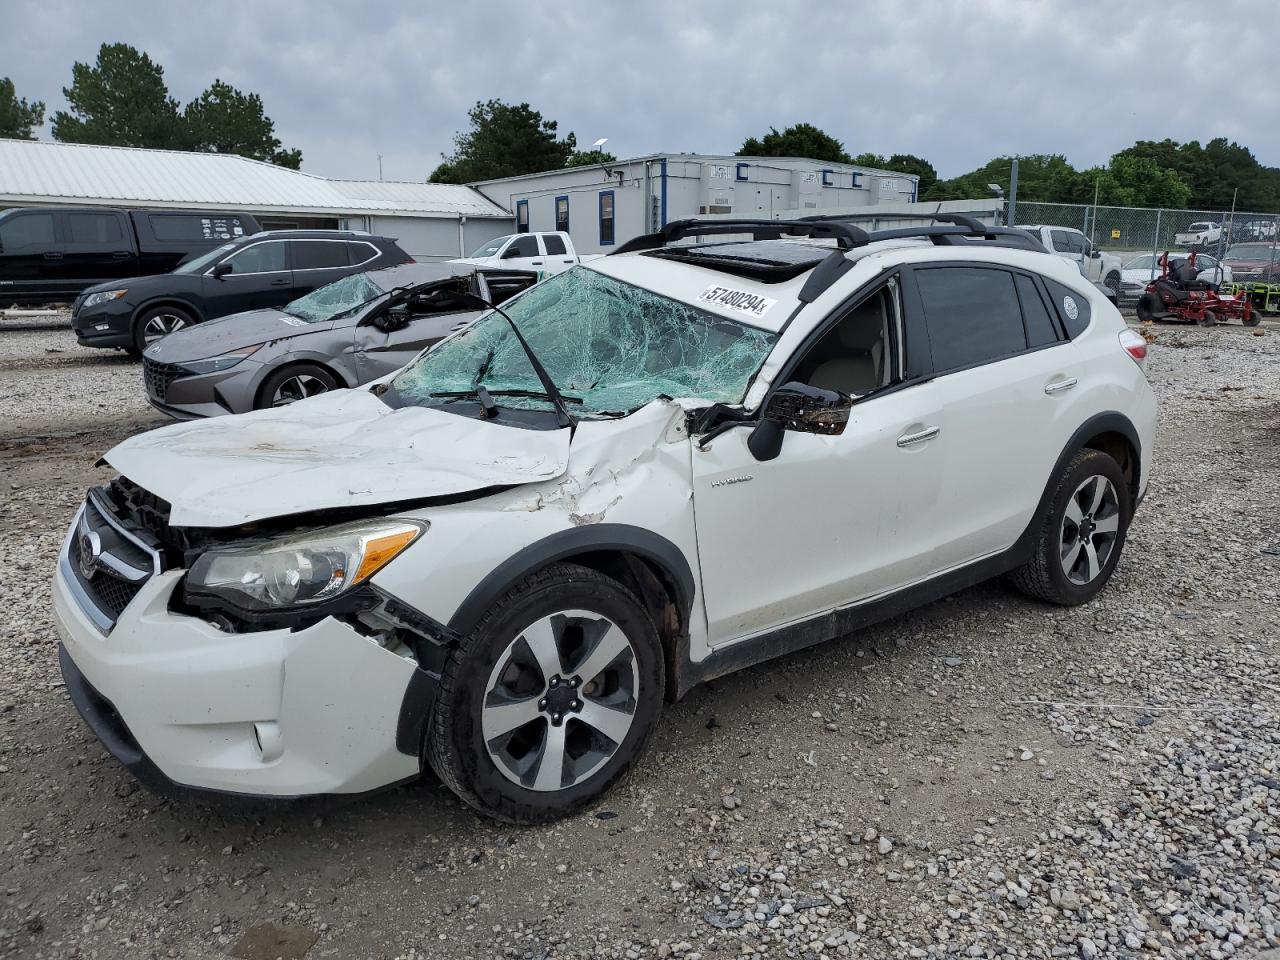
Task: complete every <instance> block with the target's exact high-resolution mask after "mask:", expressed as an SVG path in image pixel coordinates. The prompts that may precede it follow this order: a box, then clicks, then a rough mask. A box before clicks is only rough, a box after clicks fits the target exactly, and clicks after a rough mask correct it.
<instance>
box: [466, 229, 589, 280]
mask: <svg viewBox="0 0 1280 960" xmlns="http://www.w3.org/2000/svg"><path fill="white" fill-rule="evenodd" d="M587 259H591V258H587ZM455 262H456V263H474V264H475V265H477V266H481V267H507V268H509V269H511V270H537V271H540V272H541V273H543V274H547V275H550V274H553V273H562V272H564V271H565V270H568V269H569V268H570V267H572V266H574V265H575V264H577V263H581V262H582V258H580V257H579V256H578V252H577V251H576V250H575V249H574V247H573V239H572V238H571V237H570V236H569V234H567V233H512V234H509V235H507V236H505V237H495V238H494V239H492V240H490V241H488V242H487V243H485V244H484V245H483V246H481V247H479V248H477V249H476V250H475V251H474V252H473V253H472V254H471V256H469V257H464V258H462V259H459V260H457V261H455Z"/></svg>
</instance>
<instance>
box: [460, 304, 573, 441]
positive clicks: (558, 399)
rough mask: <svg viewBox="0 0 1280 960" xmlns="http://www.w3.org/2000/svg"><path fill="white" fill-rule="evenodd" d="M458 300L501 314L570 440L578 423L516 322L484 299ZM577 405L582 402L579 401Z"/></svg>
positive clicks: (517, 394)
mask: <svg viewBox="0 0 1280 960" xmlns="http://www.w3.org/2000/svg"><path fill="white" fill-rule="evenodd" d="M460 299H462V300H463V301H464V302H468V303H470V304H472V305H474V304H480V305H481V306H483V307H486V308H488V309H489V310H494V311H496V312H498V313H500V314H502V317H503V319H505V320H506V321H507V323H508V324H510V326H511V332H512V333H514V334H515V335H516V340H518V341H519V342H520V347H521V349H523V350H524V353H525V356H527V357H528V358H529V364H530V365H531V366H532V367H533V372H534V373H536V374H537V375H538V380H539V382H540V383H541V384H542V388H543V389H544V390H546V392H547V394H546V395H547V399H548V400H550V401H551V402H552V403H553V404H555V408H556V410H557V411H559V413H560V416H562V417H564V420H565V424H566V425H567V426H568V427H569V437H570V439H572V437H573V434H574V431H576V430H577V429H578V421H577V420H575V419H574V416H573V414H571V413H570V412H569V405H568V404H567V403H566V402H565V398H564V396H563V395H562V394H561V393H560V388H559V387H557V386H556V382H555V381H554V380H552V379H551V375H550V374H549V373H547V368H546V367H544V366H543V365H542V361H541V360H539V359H538V355H537V354H536V353H534V352H533V347H531V346H529V341H528V340H526V339H525V338H524V334H523V333H521V332H520V328H519V327H517V326H516V322H515V321H514V320H512V319H511V315H510V314H508V313H507V311H505V310H503V309H502V308H501V307H499V306H497V305H496V304H492V303H490V302H489V301H488V300H486V299H485V298H484V297H482V296H479V295H478V294H475V293H466V294H464V295H463V296H462V297H461V298H460ZM499 393H500V391H493V394H494V395H498V394H499ZM507 395H508V396H528V395H529V392H528V391H522V392H521V393H510V392H508V393H507ZM578 402H579V403H581V402H582V401H581V400H579V401H578Z"/></svg>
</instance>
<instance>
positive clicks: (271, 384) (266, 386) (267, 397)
mask: <svg viewBox="0 0 1280 960" xmlns="http://www.w3.org/2000/svg"><path fill="white" fill-rule="evenodd" d="M337 385H338V381H337V380H335V379H334V376H333V374H332V373H330V372H329V371H328V370H326V369H325V368H324V367H320V366H317V365H316V364H314V363H295V364H293V365H292V366H288V367H285V368H283V369H281V370H277V371H276V372H275V373H273V374H271V376H269V377H267V379H266V381H265V382H264V383H263V384H262V388H261V389H260V390H259V391H258V398H257V401H256V402H255V403H254V405H253V408H254V409H255V410H265V409H267V408H269V407H287V406H288V405H289V404H291V403H297V402H298V401H299V400H306V399H308V398H309V397H318V396H319V395H320V394H322V393H328V392H329V391H330V390H333V389H334V388H335V387H337Z"/></svg>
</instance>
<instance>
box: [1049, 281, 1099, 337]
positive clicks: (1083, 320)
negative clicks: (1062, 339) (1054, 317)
mask: <svg viewBox="0 0 1280 960" xmlns="http://www.w3.org/2000/svg"><path fill="white" fill-rule="evenodd" d="M1044 285H1045V287H1046V289H1048V291H1049V299H1050V300H1051V301H1053V309H1055V310H1056V311H1058V317H1059V319H1061V321H1062V326H1063V328H1064V329H1065V330H1066V331H1067V336H1069V337H1070V338H1071V339H1072V340H1074V339H1075V338H1076V337H1078V336H1080V334H1082V333H1084V331H1085V330H1086V328H1088V326H1089V321H1090V319H1091V318H1092V313H1091V311H1090V309H1089V301H1088V299H1087V298H1086V297H1085V296H1084V294H1081V293H1076V291H1074V290H1072V289H1070V288H1068V287H1064V286H1063V285H1062V284H1060V283H1058V282H1057V281H1054V280H1050V279H1048V278H1045V281H1044Z"/></svg>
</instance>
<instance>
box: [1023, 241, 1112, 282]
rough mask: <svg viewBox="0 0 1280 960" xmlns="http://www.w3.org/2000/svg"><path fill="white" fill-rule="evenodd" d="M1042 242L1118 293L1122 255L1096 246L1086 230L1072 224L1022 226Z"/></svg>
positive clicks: (1090, 276)
mask: <svg viewBox="0 0 1280 960" xmlns="http://www.w3.org/2000/svg"><path fill="white" fill-rule="evenodd" d="M1018 229H1019V230H1026V231H1027V232H1028V233H1030V234H1031V235H1032V236H1033V237H1035V238H1036V239H1037V240H1039V241H1040V243H1041V244H1042V245H1043V246H1044V248H1045V249H1046V250H1048V251H1049V252H1050V253H1056V254H1057V255H1058V256H1060V257H1064V258H1066V259H1067V260H1073V261H1075V262H1076V263H1077V264H1079V266H1080V272H1081V273H1082V274H1084V276H1085V278H1086V279H1088V280H1092V281H1093V282H1094V283H1102V284H1105V285H1106V286H1108V287H1110V288H1111V289H1112V290H1114V291H1115V292H1116V294H1117V295H1119V292H1120V269H1121V268H1120V258H1119V257H1117V256H1116V255H1115V254H1112V253H1104V252H1102V250H1100V249H1098V248H1097V247H1095V246H1094V245H1093V243H1092V241H1090V240H1089V238H1088V237H1086V236H1085V235H1084V234H1083V233H1081V232H1080V231H1079V230H1076V229H1074V228H1072V227H1054V226H1033V225H1026V226H1019V227H1018Z"/></svg>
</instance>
